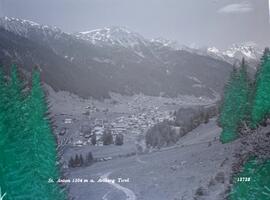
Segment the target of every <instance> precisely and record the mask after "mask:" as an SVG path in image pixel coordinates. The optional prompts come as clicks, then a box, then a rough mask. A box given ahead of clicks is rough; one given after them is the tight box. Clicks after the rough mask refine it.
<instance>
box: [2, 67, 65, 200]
mask: <svg viewBox="0 0 270 200" xmlns="http://www.w3.org/2000/svg"><path fill="white" fill-rule="evenodd" d="M1 70H2V69H1ZM7 77H8V78H7ZM25 85H26V84H25V83H23V81H22V80H20V78H19V76H18V71H17V68H16V66H12V69H11V73H10V74H9V76H4V74H3V72H2V71H1V72H0V187H1V192H2V194H6V195H5V200H19V199H20V200H21V199H23V200H26V199H27V200H39V199H40V200H63V199H66V195H65V192H64V191H63V188H61V187H60V186H59V185H58V184H57V183H54V182H53V183H48V180H49V179H53V180H57V179H58V178H59V176H60V174H59V170H58V166H57V153H56V140H55V137H54V135H53V133H52V130H51V126H50V119H49V117H48V107H47V103H46V100H45V95H44V92H43V90H42V86H41V82H40V74H39V72H38V71H37V70H34V71H33V73H32V83H31V87H30V89H29V88H26V87H25Z"/></svg>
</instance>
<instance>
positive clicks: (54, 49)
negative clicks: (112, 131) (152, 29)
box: [0, 17, 260, 98]
mask: <svg viewBox="0 0 270 200" xmlns="http://www.w3.org/2000/svg"><path fill="white" fill-rule="evenodd" d="M0 41H1V42H0V64H4V65H5V66H7V65H9V64H10V63H17V64H18V65H19V66H20V67H21V68H22V69H23V71H24V72H25V74H29V73H28V72H29V71H31V68H32V67H33V66H34V65H38V66H40V68H41V72H42V77H43V80H44V81H45V82H46V83H47V84H49V85H50V86H51V87H52V88H54V89H55V90H66V91H69V92H72V93H75V94H78V95H79V96H82V97H90V96H92V97H95V98H107V97H109V93H110V92H116V93H121V94H124V95H132V94H135V93H143V94H146V95H154V96H159V95H165V96H170V97H175V96H177V95H194V96H197V97H199V96H208V97H213V96H214V95H215V94H216V92H217V93H219V92H221V91H222V89H223V86H224V83H225V82H226V81H227V78H228V75H229V73H230V71H231V69H232V65H231V64H232V60H231V59H238V57H239V58H241V57H242V56H241V54H239V53H238V52H241V53H242V52H243V53H244V54H243V55H244V56H247V57H250V58H252V59H253V58H255V59H257V57H255V55H256V56H258V57H259V56H260V54H259V53H258V55H257V52H255V51H254V52H253V50H252V49H249V48H247V49H246V48H244V47H243V48H242V47H239V48H238V49H239V50H236V49H237V48H236V47H235V49H234V50H231V51H230V52H229V51H228V52H227V53H226V54H227V55H226V54H225V53H224V52H220V51H219V50H217V49H215V48H209V49H207V50H204V51H202V50H198V49H191V48H180V47H179V45H178V44H177V43H176V42H172V41H169V40H165V39H155V40H148V39H146V38H144V37H143V36H141V35H140V34H138V33H135V32H133V31H130V30H128V29H127V28H123V27H107V28H103V29H98V30H93V31H85V32H79V33H74V34H69V33H65V32H63V31H61V30H60V29H59V28H57V27H51V26H45V25H39V24H37V23H35V22H31V21H28V20H21V19H15V18H8V17H5V18H0ZM250 52H252V53H250ZM227 58H230V60H229V61H228V60H227Z"/></svg>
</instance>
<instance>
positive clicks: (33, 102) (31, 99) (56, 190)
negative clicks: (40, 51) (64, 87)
mask: <svg viewBox="0 0 270 200" xmlns="http://www.w3.org/2000/svg"><path fill="white" fill-rule="evenodd" d="M26 112H27V113H28V117H27V121H26V127H27V129H26V132H27V134H28V140H27V142H28V143H29V145H30V146H31V149H30V150H29V155H28V156H29V159H30V160H31V162H29V165H28V167H29V170H30V173H31V174H32V176H33V177H35V179H34V180H33V183H32V186H33V188H32V191H33V192H32V194H33V197H32V198H31V199H33V200H34V199H35V200H36V199H37V198H36V197H37V196H40V199H48V200H62V199H64V193H63V192H61V188H60V187H59V185H58V184H57V183H48V179H49V178H52V179H54V180H57V179H58V178H59V171H58V168H57V167H58V166H57V165H56V161H57V154H56V140H55V137H54V135H53V133H52V130H51V127H50V122H49V119H48V116H47V114H48V113H47V112H48V108H47V104H46V101H45V95H44V92H43V90H42V86H41V83H40V75H39V73H38V72H37V71H34V72H33V76H32V88H31V92H30V95H29V96H28V97H27V99H26ZM26 137H27V136H26Z"/></svg>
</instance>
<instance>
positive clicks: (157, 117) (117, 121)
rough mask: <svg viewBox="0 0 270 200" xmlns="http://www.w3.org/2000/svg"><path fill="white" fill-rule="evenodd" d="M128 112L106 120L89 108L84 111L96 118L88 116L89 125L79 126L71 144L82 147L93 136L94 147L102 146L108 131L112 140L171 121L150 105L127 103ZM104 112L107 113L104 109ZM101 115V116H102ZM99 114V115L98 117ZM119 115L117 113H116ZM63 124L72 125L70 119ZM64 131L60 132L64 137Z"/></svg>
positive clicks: (139, 132) (167, 115) (164, 113)
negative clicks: (166, 120) (77, 135)
mask: <svg viewBox="0 0 270 200" xmlns="http://www.w3.org/2000/svg"><path fill="white" fill-rule="evenodd" d="M127 106H128V110H129V112H126V113H121V116H119V117H115V118H111V119H108V118H107V115H106V114H104V112H103V110H101V109H98V110H97V108H96V107H95V106H89V107H87V108H86V110H91V111H90V113H95V114H96V115H95V116H96V117H95V118H93V115H91V114H90V115H89V117H88V119H89V123H87V125H80V128H79V129H80V130H79V135H80V137H79V138H76V141H75V139H73V140H74V141H72V142H71V143H72V144H73V145H74V146H83V145H87V144H91V143H92V140H91V139H92V137H93V136H95V141H96V142H95V145H98V146H102V145H103V141H102V139H103V135H104V133H105V132H107V131H109V132H110V133H111V134H112V137H113V139H115V138H116V136H117V135H119V134H121V135H126V134H132V135H134V136H136V135H143V134H144V133H145V132H146V131H147V130H148V129H149V128H150V127H152V126H153V125H155V124H157V123H159V122H161V121H163V120H165V119H168V120H170V119H172V117H173V116H172V114H171V112H169V111H162V109H160V108H159V107H157V106H154V105H151V104H147V105H146V104H144V103H143V102H138V101H134V102H133V103H130V102H129V103H128V104H127ZM106 112H109V110H108V109H106ZM102 113H103V114H102ZM99 114H100V115H99ZM118 114H119V113H118ZM64 123H65V124H72V123H74V121H73V120H72V119H69V118H66V119H64ZM64 132H65V131H62V132H60V134H63V135H64Z"/></svg>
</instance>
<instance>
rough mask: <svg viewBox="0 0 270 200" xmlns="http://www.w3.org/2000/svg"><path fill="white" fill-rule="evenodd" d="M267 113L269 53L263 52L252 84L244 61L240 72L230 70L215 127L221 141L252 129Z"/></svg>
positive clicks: (269, 112) (269, 70) (231, 138)
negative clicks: (244, 130) (217, 122)
mask: <svg viewBox="0 0 270 200" xmlns="http://www.w3.org/2000/svg"><path fill="white" fill-rule="evenodd" d="M269 114H270V51H269V49H268V48H266V49H265V51H264V54H263V57H262V59H261V64H260V67H259V69H258V71H257V73H256V76H255V80H254V81H252V80H251V78H250V77H249V75H248V73H247V64H246V63H245V61H244V59H243V61H242V64H241V67H240V69H236V68H234V70H233V71H232V73H231V76H230V80H229V82H228V83H227V85H226V87H225V91H224V101H223V104H222V107H221V113H220V117H219V124H220V126H221V127H222V129H223V131H222V133H221V138H220V140H221V142H222V143H227V142H231V141H233V140H235V139H236V138H238V137H239V133H240V132H241V130H242V129H243V128H246V127H250V128H253V129H254V128H256V127H257V126H258V125H259V124H260V123H263V122H264V121H265V120H266V119H267V117H269Z"/></svg>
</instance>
